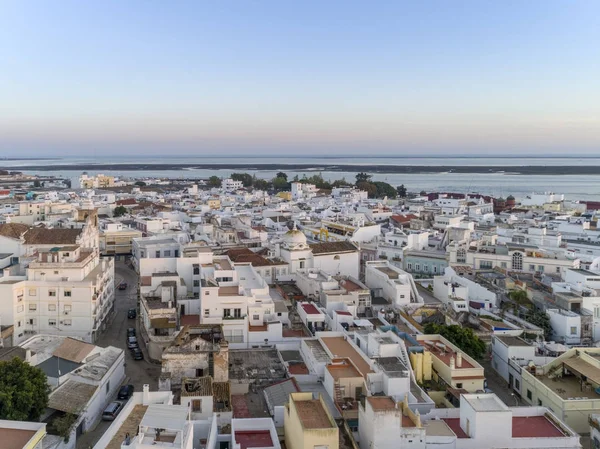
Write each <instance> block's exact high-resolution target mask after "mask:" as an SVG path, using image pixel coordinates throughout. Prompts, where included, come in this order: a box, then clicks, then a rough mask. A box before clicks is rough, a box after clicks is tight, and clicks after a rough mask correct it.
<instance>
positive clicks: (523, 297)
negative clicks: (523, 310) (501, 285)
mask: <svg viewBox="0 0 600 449" xmlns="http://www.w3.org/2000/svg"><path fill="white" fill-rule="evenodd" d="M508 297H509V298H510V299H512V300H513V301H514V302H516V303H517V304H520V305H522V306H532V305H533V304H532V303H531V301H530V300H529V297H528V296H527V292H526V291H524V290H513V291H511V292H510V293H509V294H508Z"/></svg>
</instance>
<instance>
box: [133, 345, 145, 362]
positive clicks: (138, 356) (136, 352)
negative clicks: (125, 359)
mask: <svg viewBox="0 0 600 449" xmlns="http://www.w3.org/2000/svg"><path fill="white" fill-rule="evenodd" d="M131 356H132V357H133V360H144V353H143V352H142V350H141V349H140V348H139V347H137V348H133V349H132V350H131Z"/></svg>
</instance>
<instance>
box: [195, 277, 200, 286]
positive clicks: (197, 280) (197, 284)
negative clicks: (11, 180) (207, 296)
mask: <svg viewBox="0 0 600 449" xmlns="http://www.w3.org/2000/svg"><path fill="white" fill-rule="evenodd" d="M194 287H200V280H199V279H194Z"/></svg>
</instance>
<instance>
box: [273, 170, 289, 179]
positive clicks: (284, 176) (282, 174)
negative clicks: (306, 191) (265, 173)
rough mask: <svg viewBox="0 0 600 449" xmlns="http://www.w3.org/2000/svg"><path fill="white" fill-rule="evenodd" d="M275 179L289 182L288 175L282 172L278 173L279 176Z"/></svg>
mask: <svg viewBox="0 0 600 449" xmlns="http://www.w3.org/2000/svg"><path fill="white" fill-rule="evenodd" d="M275 177H276V178H283V179H285V180H286V181H287V175H286V174H285V173H284V172H282V171H280V172H278V173H277V176H275Z"/></svg>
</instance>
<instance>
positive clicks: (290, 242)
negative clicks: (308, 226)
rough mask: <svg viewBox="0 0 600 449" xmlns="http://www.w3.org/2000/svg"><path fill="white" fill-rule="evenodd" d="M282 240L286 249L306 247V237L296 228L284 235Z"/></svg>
mask: <svg viewBox="0 0 600 449" xmlns="http://www.w3.org/2000/svg"><path fill="white" fill-rule="evenodd" d="M283 240H284V241H285V244H286V245H287V247H288V248H303V247H305V246H306V236H305V235H304V233H303V232H302V231H299V230H298V229H296V226H294V229H291V230H289V231H288V232H286V233H285V235H284V237H283Z"/></svg>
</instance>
